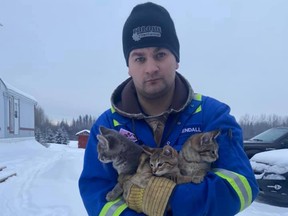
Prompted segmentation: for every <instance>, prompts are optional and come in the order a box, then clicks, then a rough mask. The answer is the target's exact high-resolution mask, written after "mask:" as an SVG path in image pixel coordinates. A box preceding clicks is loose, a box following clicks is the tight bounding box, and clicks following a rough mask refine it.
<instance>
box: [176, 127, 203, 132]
mask: <svg viewBox="0 0 288 216" xmlns="http://www.w3.org/2000/svg"><path fill="white" fill-rule="evenodd" d="M201 132H202V130H201V127H200V126H193V127H185V128H183V129H182V131H181V133H182V134H185V133H201Z"/></svg>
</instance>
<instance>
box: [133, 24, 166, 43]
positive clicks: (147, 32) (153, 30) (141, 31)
mask: <svg viewBox="0 0 288 216" xmlns="http://www.w3.org/2000/svg"><path fill="white" fill-rule="evenodd" d="M161 33H162V30H161V27H160V26H141V27H137V28H134V29H133V35H132V38H133V40H134V41H139V40H141V38H145V37H161Z"/></svg>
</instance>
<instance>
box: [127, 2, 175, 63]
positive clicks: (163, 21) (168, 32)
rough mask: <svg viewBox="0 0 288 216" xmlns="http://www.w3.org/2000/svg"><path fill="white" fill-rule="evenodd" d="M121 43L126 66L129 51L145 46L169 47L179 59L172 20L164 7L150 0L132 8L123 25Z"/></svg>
mask: <svg viewBox="0 0 288 216" xmlns="http://www.w3.org/2000/svg"><path fill="white" fill-rule="evenodd" d="M122 44H123V52H124V57H125V60H126V64H127V66H128V59H129V54H130V52H131V51H132V50H134V49H138V48H145V47H161V48H166V49H169V50H170V51H171V52H172V53H173V55H174V56H175V58H176V61H177V62H179V61H180V58H179V57H180V56H179V49H180V45H179V41H178V38H177V34H176V30H175V26H174V22H173V20H172V18H171V17H170V14H169V12H168V11H167V10H166V9H165V8H164V7H162V6H160V5H157V4H154V3H151V2H147V3H144V4H139V5H136V6H135V7H134V8H133V9H132V11H131V14H130V15H129V17H128V18H127V20H126V22H125V24H124V27H123V32H122Z"/></svg>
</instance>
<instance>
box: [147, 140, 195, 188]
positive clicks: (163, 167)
mask: <svg viewBox="0 0 288 216" xmlns="http://www.w3.org/2000/svg"><path fill="white" fill-rule="evenodd" d="M143 150H144V152H145V153H147V154H148V155H150V160H149V163H150V167H151V170H152V174H153V175H156V176H162V177H166V178H169V179H171V180H172V181H174V182H175V183H177V184H182V183H188V182H192V181H193V178H192V177H191V176H184V175H182V174H181V172H180V169H179V167H178V165H179V154H178V152H177V151H176V150H175V149H174V148H173V147H171V146H170V145H166V146H164V147H163V148H150V147H147V146H143Z"/></svg>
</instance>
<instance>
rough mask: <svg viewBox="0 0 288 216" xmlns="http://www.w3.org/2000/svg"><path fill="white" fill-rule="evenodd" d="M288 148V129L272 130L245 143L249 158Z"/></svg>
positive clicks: (277, 128)
mask: <svg viewBox="0 0 288 216" xmlns="http://www.w3.org/2000/svg"><path fill="white" fill-rule="evenodd" d="M283 148H288V127H276V128H270V129H268V130H266V131H264V132H262V133H260V134H258V135H257V136H254V137H252V138H251V139H249V140H245V141H244V151H245V152H246V154H247V156H248V158H251V157H252V156H253V155H255V154H257V153H259V152H263V151H269V150H275V149H283Z"/></svg>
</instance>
